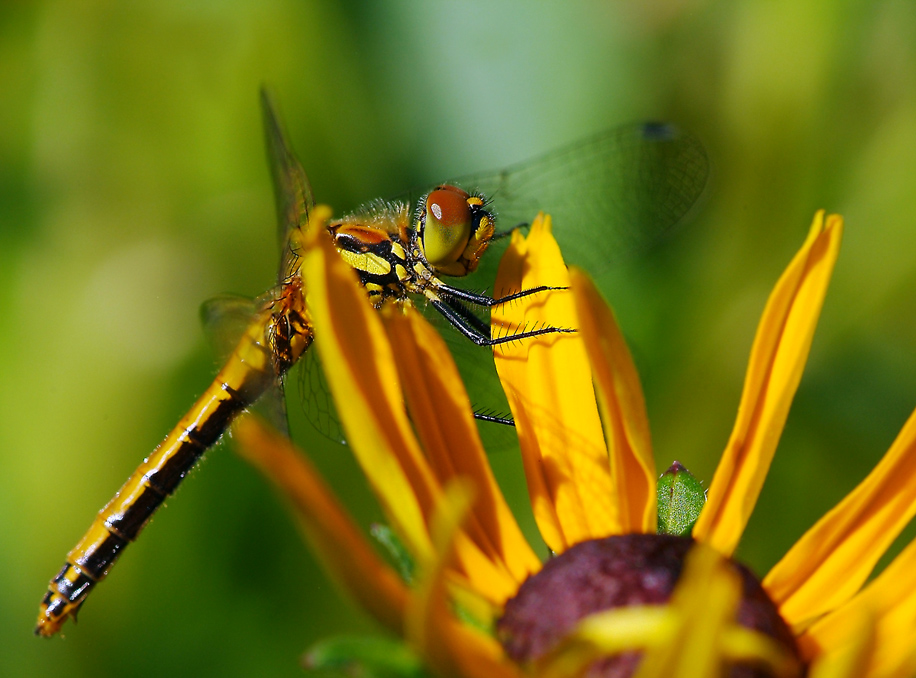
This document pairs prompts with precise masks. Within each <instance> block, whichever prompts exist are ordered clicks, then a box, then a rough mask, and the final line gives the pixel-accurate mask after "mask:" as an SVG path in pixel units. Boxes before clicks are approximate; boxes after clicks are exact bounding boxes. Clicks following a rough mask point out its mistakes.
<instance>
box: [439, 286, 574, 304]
mask: <svg viewBox="0 0 916 678" xmlns="http://www.w3.org/2000/svg"><path fill="white" fill-rule="evenodd" d="M567 289H569V288H568V287H553V286H551V285H538V286H537V287H530V288H528V289H526V290H521V291H520V292H513V293H512V294H507V295H505V296H502V297H490V296H487V295H486V294H479V293H477V292H471V291H470V290H463V289H461V288H460V287H452V286H451V285H446V284H445V283H439V284H438V285H436V291H437V292H439V293H440V294H441V295H443V296H446V297H452V298H455V299H461V300H462V301H466V302H468V303H469V304H474V305H475V306H481V307H484V308H493V307H494V306H499V305H500V304H505V303H506V302H509V301H515V300H516V299H521V298H522V297H527V296H529V295H531V294H538V293H539V292H549V291H551V290H557V291H562V290H567Z"/></svg>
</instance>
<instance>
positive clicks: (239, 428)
mask: <svg viewBox="0 0 916 678" xmlns="http://www.w3.org/2000/svg"><path fill="white" fill-rule="evenodd" d="M233 432H234V435H235V440H236V442H238V450H239V453H240V454H241V456H242V457H244V458H245V459H246V460H248V461H249V462H251V463H252V464H254V466H256V467H257V468H258V470H260V471H261V473H263V474H264V475H265V476H267V477H268V478H269V479H270V480H271V481H272V482H273V483H274V484H275V485H276V486H277V487H278V488H279V490H280V491H281V492H282V493H283V494H284V495H285V496H286V498H287V499H289V500H290V502H292V504H293V508H294V509H295V512H296V515H297V516H298V517H299V520H300V522H301V524H302V529H303V532H304V533H305V537H306V541H308V543H309V545H310V546H311V547H312V552H313V553H314V554H315V555H316V557H318V558H319V559H320V561H321V563H322V564H323V565H324V570H325V572H327V573H328V575H329V576H331V577H332V578H333V579H335V580H337V582H338V583H339V584H340V585H341V586H342V588H343V589H344V590H345V591H347V592H348V593H349V594H350V595H351V596H352V597H353V598H354V599H355V600H356V602H357V603H359V604H360V605H361V606H362V607H363V608H365V609H366V610H367V611H368V612H369V613H370V614H371V615H372V616H373V617H374V618H375V619H377V620H378V621H379V622H380V623H381V624H383V625H384V626H386V627H388V628H389V629H391V630H392V631H394V632H395V633H398V634H403V632H404V620H405V611H406V609H407V599H408V595H409V594H408V591H407V587H406V586H405V585H404V583H403V582H402V581H401V579H400V577H398V575H397V573H396V572H395V571H394V570H393V569H391V568H390V567H389V566H388V565H386V564H385V563H384V562H383V561H382V560H381V559H380V558H379V557H378V556H377V555H376V553H375V551H374V550H373V549H372V547H371V546H370V545H369V543H368V542H367V541H366V539H365V538H364V537H363V535H362V533H361V532H360V531H359V528H357V527H356V525H355V524H354V523H353V521H352V520H351V519H350V516H349V515H348V514H347V512H346V511H345V510H344V508H343V507H342V506H341V505H340V504H339V503H338V502H337V500H336V498H335V497H334V494H333V492H331V490H330V489H329V488H328V487H327V485H325V484H324V481H323V480H322V479H321V477H320V476H319V475H318V472H317V471H316V470H315V469H314V468H313V467H312V465H311V464H310V463H309V462H308V461H307V460H306V458H305V457H304V456H303V455H302V454H300V453H298V452H297V451H296V450H295V448H294V447H293V444H292V443H291V442H290V441H289V439H288V438H286V437H285V436H281V435H278V434H277V433H275V432H272V431H270V430H268V429H267V427H265V426H264V425H263V424H262V423H261V422H260V421H259V420H258V419H257V418H256V417H255V416H253V415H248V416H245V417H242V418H241V419H240V420H239V421H238V422H237V423H236V424H235V426H234V428H233Z"/></svg>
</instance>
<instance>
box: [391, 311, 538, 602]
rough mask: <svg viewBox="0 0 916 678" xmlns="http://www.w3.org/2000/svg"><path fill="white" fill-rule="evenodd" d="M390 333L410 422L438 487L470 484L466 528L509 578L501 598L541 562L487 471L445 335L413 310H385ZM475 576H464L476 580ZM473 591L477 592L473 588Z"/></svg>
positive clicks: (534, 570)
mask: <svg viewBox="0 0 916 678" xmlns="http://www.w3.org/2000/svg"><path fill="white" fill-rule="evenodd" d="M386 315H387V316H390V317H389V319H388V323H387V326H388V330H389V332H390V335H391V341H392V344H393V345H395V346H397V347H398V350H397V352H396V353H395V358H396V360H397V364H398V371H399V373H400V375H401V381H402V385H403V386H404V392H405V395H406V397H407V403H408V407H409V409H410V413H411V418H412V420H413V422H414V425H415V426H416V429H417V433H418V435H419V436H420V439H421V441H422V442H423V449H424V450H425V451H426V456H427V459H428V460H429V463H430V465H431V467H432V469H433V473H434V474H435V475H436V478H437V479H438V481H439V483H440V485H442V486H445V485H446V484H447V483H448V482H450V481H451V480H453V479H454V478H456V477H462V478H468V479H471V480H472V481H473V484H474V487H475V489H476V492H477V500H476V501H475V503H474V506H473V507H472V510H471V513H470V515H469V517H468V520H467V521H466V523H465V531H466V532H467V534H468V536H469V537H470V539H471V540H472V541H473V542H474V544H476V545H477V547H478V548H479V549H480V550H481V551H482V552H483V553H484V554H485V555H486V556H487V557H488V558H489V559H491V560H492V561H493V562H494V564H496V565H498V566H499V568H500V569H501V570H502V572H503V573H504V575H505V577H506V582H505V583H504V586H503V587H502V589H503V591H504V593H503V596H504V597H503V598H502V599H501V600H499V601H498V602H500V603H502V602H504V600H505V599H506V598H508V597H510V596H512V595H514V594H515V592H516V591H517V590H518V587H519V585H520V584H521V583H522V582H523V581H524V580H525V579H527V578H528V577H529V576H530V575H531V574H532V573H534V572H536V571H537V570H539V569H540V566H541V563H540V560H539V559H538V557H537V556H536V555H535V554H534V551H532V549H531V547H530V546H529V544H528V542H527V541H526V540H525V538H524V536H523V535H522V533H521V530H520V529H519V527H518V523H516V521H515V518H514V516H513V515H512V512H511V511H510V510H509V506H508V505H507V504H506V500H505V498H504V497H503V494H502V491H501V490H500V489H499V485H497V483H496V479H495V478H494V476H493V471H492V470H491V469H490V464H489V461H488V460H487V456H486V454H485V452H484V449H483V446H482V444H481V442H480V436H479V435H478V432H477V426H476V424H475V422H474V418H473V416H472V413H471V405H470V402H469V401H468V397H467V393H466V392H465V390H464V387H463V385H462V383H461V377H460V375H459V374H458V369H457V368H456V367H455V363H454V362H453V361H452V358H451V355H450V354H449V352H448V349H447V348H446V346H445V342H443V340H442V337H440V336H439V334H438V333H437V332H436V331H435V330H434V329H433V328H432V327H431V326H430V325H429V324H428V323H427V322H426V321H424V320H423V318H422V317H421V316H420V314H419V313H417V312H416V311H414V310H413V309H412V308H408V309H407V312H406V313H390V314H386ZM474 575H475V573H472V572H468V573H467V576H468V578H469V579H471V580H472V583H473V580H474ZM475 588H476V587H475Z"/></svg>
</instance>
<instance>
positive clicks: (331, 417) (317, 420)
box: [296, 351, 347, 445]
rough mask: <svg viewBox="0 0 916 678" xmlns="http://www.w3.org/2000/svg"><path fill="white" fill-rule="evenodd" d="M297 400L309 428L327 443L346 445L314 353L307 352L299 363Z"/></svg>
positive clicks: (328, 387) (319, 360)
mask: <svg viewBox="0 0 916 678" xmlns="http://www.w3.org/2000/svg"><path fill="white" fill-rule="evenodd" d="M296 369H297V370H298V375H297V377H298V382H299V397H300V400H301V402H302V409H303V411H304V412H305V417H306V419H308V421H309V423H310V424H311V425H312V427H313V428H314V429H315V430H316V431H318V432H319V433H320V434H321V435H323V436H324V437H325V438H327V439H328V440H330V441H332V442H335V443H339V444H341V445H346V444H347V443H346V438H345V436H344V431H343V424H341V423H340V417H339V416H338V414H337V409H336V408H335V406H334V398H333V397H332V396H331V387H330V386H329V385H328V382H327V379H325V376H324V370H323V369H322V367H321V358H320V357H319V355H318V351H308V352H306V354H305V355H304V356H302V358H301V359H300V360H299V364H298V365H297V366H296Z"/></svg>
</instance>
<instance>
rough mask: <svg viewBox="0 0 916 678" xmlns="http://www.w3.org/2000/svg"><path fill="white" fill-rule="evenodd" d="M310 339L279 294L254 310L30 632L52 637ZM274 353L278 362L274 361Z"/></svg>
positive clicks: (87, 541)
mask: <svg viewBox="0 0 916 678" xmlns="http://www.w3.org/2000/svg"><path fill="white" fill-rule="evenodd" d="M288 291H289V290H288V289H287V290H284V292H288ZM296 292H298V290H296ZM296 296H298V295H296ZM294 306H295V305H294ZM311 341H312V334H311V327H310V325H309V324H308V321H307V319H305V318H303V316H302V314H301V313H300V311H299V310H298V309H297V308H294V307H293V308H291V307H290V306H289V297H288V296H287V295H286V294H284V295H281V297H280V298H279V299H278V300H277V303H275V304H274V306H273V307H269V308H267V309H265V310H264V311H263V312H262V313H261V315H260V316H259V317H258V319H257V320H256V321H255V322H253V323H252V324H251V325H250V326H249V328H248V330H247V331H246V332H245V334H244V335H243V337H242V339H241V340H240V341H239V343H238V345H237V347H236V349H235V351H234V352H233V354H232V356H231V357H230V358H229V360H228V361H227V362H226V365H225V366H224V367H223V369H222V370H221V371H220V373H219V374H218V375H217V376H216V379H214V381H213V383H212V384H210V386H209V387H208V388H207V390H206V391H205V392H204V393H203V395H201V397H200V398H198V400H197V402H196V403H194V405H193V407H191V409H190V410H189V411H188V413H187V414H185V416H184V417H182V419H181V421H179V422H178V424H177V425H176V426H175V428H173V429H172V431H171V432H170V433H169V435H168V436H166V438H165V440H163V441H162V442H161V443H160V444H159V446H158V447H157V448H156V449H155V450H154V451H153V453H152V454H151V455H150V456H149V457H147V458H146V459H144V460H143V463H142V464H140V466H139V467H138V468H137V470H136V471H134V472H133V474H132V475H131V476H130V478H128V480H127V482H126V483H124V485H123V486H122V487H121V489H120V490H118V492H117V493H116V494H115V496H114V497H113V498H112V499H111V501H109V502H108V504H107V505H106V506H105V508H103V509H102V510H101V511H100V512H99V513H98V515H97V516H96V518H95V520H94V521H93V523H92V526H91V527H90V528H89V530H88V531H87V532H86V534H85V535H83V538H82V539H80V541H79V543H77V545H76V546H75V547H74V548H73V549H72V550H71V551H70V553H68V554H67V562H66V563H65V564H64V567H63V568H62V569H61V571H60V572H59V573H58V574H57V576H56V577H54V579H52V580H51V583H50V585H49V587H48V591H47V592H46V593H45V596H44V598H43V599H42V602H41V609H40V611H39V616H38V626H37V627H36V629H35V632H36V633H37V634H38V635H41V636H51V635H53V634H54V633H56V632H57V631H58V630H59V628H60V626H61V625H62V624H63V623H64V622H65V621H66V619H67V618H68V617H70V616H75V615H76V613H77V611H78V610H79V607H80V605H82V603H83V601H84V600H85V598H86V596H87V595H88V594H89V592H90V591H91V590H92V588H93V587H94V586H95V584H96V583H98V582H99V581H101V580H102V579H104V578H105V576H106V575H107V574H108V571H109V570H110V569H111V566H112V565H113V564H114V562H115V561H116V560H117V559H118V557H119V556H120V555H121V552H122V551H123V550H124V548H125V547H126V546H127V545H128V544H129V543H130V542H132V541H133V540H134V539H136V538H137V535H139V534H140V532H141V530H142V529H143V527H144V526H145V525H146V524H147V523H148V522H149V520H150V518H151V517H152V515H153V513H155V511H156V509H158V508H159V506H160V505H161V504H162V502H163V501H165V499H166V498H167V497H168V496H169V495H171V494H172V493H173V492H174V491H175V489H176V488H177V487H178V485H179V484H180V483H181V481H182V480H183V479H184V477H185V476H186V475H187V474H188V472H189V471H190V470H191V469H192V468H193V467H194V465H195V464H196V463H197V461H198V460H199V459H200V457H201V456H202V455H203V453H204V452H205V451H206V450H207V449H208V448H210V447H211V446H213V445H214V444H215V443H216V441H217V440H219V438H220V436H221V435H222V434H223V433H224V432H225V431H226V429H227V428H228V427H229V425H230V424H231V423H232V421H233V420H234V419H235V417H236V416H237V415H238V414H240V413H241V412H243V411H244V410H245V409H246V408H247V407H248V406H249V405H251V404H252V403H254V401H256V400H257V399H258V398H259V397H260V396H261V395H262V394H263V393H264V391H265V390H266V389H267V388H269V387H270V386H271V385H272V384H274V383H275V381H276V380H277V378H278V377H279V376H281V374H282V373H283V372H285V371H286V369H288V367H289V365H290V364H292V362H295V359H297V358H298V357H299V356H300V355H301V354H302V353H303V352H304V351H305V350H306V349H307V348H308V347H309V345H310V344H311ZM278 344H282V345H278ZM278 355H279V356H283V357H284V359H280V360H278V359H277V356H278Z"/></svg>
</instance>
